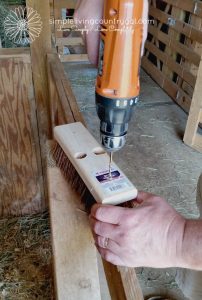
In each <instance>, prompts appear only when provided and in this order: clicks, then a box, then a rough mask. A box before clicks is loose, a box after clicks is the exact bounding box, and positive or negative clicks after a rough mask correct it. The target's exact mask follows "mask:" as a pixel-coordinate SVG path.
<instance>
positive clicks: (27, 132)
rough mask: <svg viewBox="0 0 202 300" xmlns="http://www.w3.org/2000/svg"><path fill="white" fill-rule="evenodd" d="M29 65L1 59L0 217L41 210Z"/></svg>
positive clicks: (15, 59)
mask: <svg viewBox="0 0 202 300" xmlns="http://www.w3.org/2000/svg"><path fill="white" fill-rule="evenodd" d="M37 151H39V146H38V132H37V120H36V112H35V100H34V93H33V86H32V76H31V64H30V62H29V59H27V56H23V57H10V58H1V59H0V215H9V214H12V215H20V214H23V213H33V212H37V211H39V210H40V209H41V188H40V182H41V180H42V176H41V172H40V157H39V153H38V152H37Z"/></svg>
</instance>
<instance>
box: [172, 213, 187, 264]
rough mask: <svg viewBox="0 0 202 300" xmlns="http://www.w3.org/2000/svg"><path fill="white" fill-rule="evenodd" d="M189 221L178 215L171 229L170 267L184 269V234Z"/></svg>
mask: <svg viewBox="0 0 202 300" xmlns="http://www.w3.org/2000/svg"><path fill="white" fill-rule="evenodd" d="M186 222H187V220H186V219H185V218H184V217H182V216H181V215H177V216H176V218H175V219H174V220H173V222H172V225H171V226H170V228H169V236H168V239H169V247H168V249H169V250H170V251H169V254H170V266H171V267H182V268H183V267H184V255H183V247H184V243H183V241H184V232H185V228H186Z"/></svg>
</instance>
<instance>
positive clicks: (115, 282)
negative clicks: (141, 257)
mask: <svg viewBox="0 0 202 300" xmlns="http://www.w3.org/2000/svg"><path fill="white" fill-rule="evenodd" d="M48 63H51V72H52V76H53V77H52V78H53V83H54V82H55V89H56V91H57V94H58V101H59V102H60V105H61V107H64V101H66V102H68V105H69V107H70V108H71V110H70V112H71V114H72V117H71V119H73V120H74V121H79V122H82V123H83V124H84V121H83V117H82V115H81V113H80V112H79V109H78V105H77V102H76V98H75V96H74V94H73V92H72V89H71V85H70V83H69V81H68V79H67V77H66V75H65V72H64V68H63V66H62V64H61V62H60V60H59V58H58V56H57V54H54V55H48ZM61 82H62V84H61ZM62 86H63V88H64V90H63V89H62ZM52 95H54V93H52ZM65 97H66V100H65ZM53 101H54V99H52V100H51V103H52V102H53ZM53 111H54V116H55V115H57V114H60V112H59V111H58V110H57V108H53ZM62 114H63V121H64V123H68V122H69V120H70V119H69V117H70V116H69V112H68V115H66V116H65V115H64V113H63V109H62ZM58 119H59V118H58V117H56V118H54V122H55V120H58ZM59 124H61V123H59ZM54 125H58V124H55V123H54ZM84 125H85V124H84ZM63 184H64V185H66V181H64V183H63ZM49 186H50V180H49ZM61 188H62V187H60V188H58V189H57V191H59V190H60V189H61ZM66 198H67V197H66ZM73 200H74V199H73ZM51 210H52V208H51ZM51 213H52V212H51ZM63 213H64V211H63ZM66 215H68V213H66ZM57 223H58V224H57V225H55V224H54V222H52V230H54V229H53V227H54V226H60V227H61V228H62V227H63V223H62V222H60V218H57ZM59 224H60V225H59ZM56 243H57V241H56ZM55 263H56V264H57V256H55ZM103 265H104V269H105V274H106V278H107V282H108V286H109V290H110V295H111V299H112V300H126V299H127V300H143V295H142V292H141V289H140V286H139V282H138V280H137V277H136V273H135V269H129V268H120V269H119V268H117V267H116V266H113V265H112V264H110V263H108V262H106V261H103ZM87 299H88V298H87ZM89 299H90V298H89Z"/></svg>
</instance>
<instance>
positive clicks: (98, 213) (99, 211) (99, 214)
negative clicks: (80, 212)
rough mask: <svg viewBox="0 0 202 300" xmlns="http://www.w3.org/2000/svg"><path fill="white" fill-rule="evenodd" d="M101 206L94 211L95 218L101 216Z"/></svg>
mask: <svg viewBox="0 0 202 300" xmlns="http://www.w3.org/2000/svg"><path fill="white" fill-rule="evenodd" d="M102 210H103V209H102V207H98V208H97V210H96V212H95V218H96V219H99V218H100V217H101V216H102Z"/></svg>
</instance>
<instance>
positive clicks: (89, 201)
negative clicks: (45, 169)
mask: <svg viewBox="0 0 202 300" xmlns="http://www.w3.org/2000/svg"><path fill="white" fill-rule="evenodd" d="M53 157H54V159H55V161H56V165H57V166H58V167H59V168H60V170H61V171H62V173H63V175H64V177H65V178H66V179H67V180H68V183H70V185H71V187H72V188H73V190H74V191H76V192H77V193H78V194H79V195H80V196H81V201H82V203H84V204H85V209H86V211H87V212H88V213H89V212H90V209H91V207H92V205H93V204H95V203H96V201H95V199H94V198H93V196H92V195H91V193H90V192H89V190H88V188H87V187H86V185H85V183H84V182H83V180H82V178H81V177H80V175H79V174H78V172H77V171H76V169H75V168H74V166H73V165H72V163H71V161H70V160H69V159H68V157H67V155H66V153H65V152H64V151H63V149H62V148H61V147H60V145H59V144H58V143H56V145H55V148H54V150H53Z"/></svg>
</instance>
